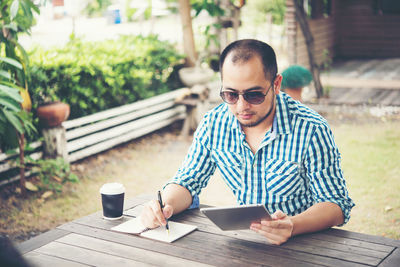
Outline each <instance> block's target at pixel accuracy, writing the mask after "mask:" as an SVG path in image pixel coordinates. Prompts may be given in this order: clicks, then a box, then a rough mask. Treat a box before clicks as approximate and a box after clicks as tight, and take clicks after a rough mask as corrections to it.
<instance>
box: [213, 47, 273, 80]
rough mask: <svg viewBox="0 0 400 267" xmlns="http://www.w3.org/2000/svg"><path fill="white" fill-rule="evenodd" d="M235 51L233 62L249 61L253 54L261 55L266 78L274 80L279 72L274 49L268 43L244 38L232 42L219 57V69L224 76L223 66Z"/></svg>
mask: <svg viewBox="0 0 400 267" xmlns="http://www.w3.org/2000/svg"><path fill="white" fill-rule="evenodd" d="M231 53H233V57H232V62H233V63H236V62H237V63H241V62H247V61H249V60H250V59H251V58H252V57H253V56H259V57H260V59H261V62H262V64H263V68H264V74H265V78H266V79H267V80H271V81H272V80H273V79H274V78H275V76H276V74H277V73H278V66H277V64H276V55H275V52H274V49H273V48H272V47H271V46H270V45H268V44H267V43H264V42H261V41H258V40H255V39H243V40H238V41H234V42H232V43H230V44H229V45H228V46H227V47H225V49H224V51H222V53H221V56H220V58H219V69H220V71H221V77H222V66H223V65H224V62H225V59H226V57H227V56H228V55H229V54H231Z"/></svg>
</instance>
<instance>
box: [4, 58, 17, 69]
mask: <svg viewBox="0 0 400 267" xmlns="http://www.w3.org/2000/svg"><path fill="white" fill-rule="evenodd" d="M0 61H3V62H5V63H7V64H10V65H11V66H14V67H16V68H18V69H22V65H21V63H19V62H18V61H17V60H15V59H13V58H8V57H0Z"/></svg>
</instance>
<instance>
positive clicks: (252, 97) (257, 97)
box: [243, 92, 265, 104]
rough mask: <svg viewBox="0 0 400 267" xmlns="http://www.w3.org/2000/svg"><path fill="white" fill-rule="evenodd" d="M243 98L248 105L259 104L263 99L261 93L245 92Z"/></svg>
mask: <svg viewBox="0 0 400 267" xmlns="http://www.w3.org/2000/svg"><path fill="white" fill-rule="evenodd" d="M243 97H244V99H245V100H246V101H247V102H249V103H250V104H261V103H262V102H264V99H265V95H263V93H261V92H246V93H245V94H244V95H243Z"/></svg>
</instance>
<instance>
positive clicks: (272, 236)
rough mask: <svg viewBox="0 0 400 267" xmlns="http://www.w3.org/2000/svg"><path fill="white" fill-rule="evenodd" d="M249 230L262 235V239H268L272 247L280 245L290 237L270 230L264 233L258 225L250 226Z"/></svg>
mask: <svg viewBox="0 0 400 267" xmlns="http://www.w3.org/2000/svg"><path fill="white" fill-rule="evenodd" d="M250 229H251V230H253V231H254V232H256V233H259V234H261V235H263V236H264V237H266V238H267V239H268V241H269V242H270V243H271V244H274V245H281V244H283V243H285V242H286V241H287V240H288V239H289V238H290V236H287V235H285V234H284V233H282V232H278V231H276V230H275V231H271V230H267V231H265V229H262V228H261V225H260V224H259V225H258V226H257V225H252V226H251V228H250Z"/></svg>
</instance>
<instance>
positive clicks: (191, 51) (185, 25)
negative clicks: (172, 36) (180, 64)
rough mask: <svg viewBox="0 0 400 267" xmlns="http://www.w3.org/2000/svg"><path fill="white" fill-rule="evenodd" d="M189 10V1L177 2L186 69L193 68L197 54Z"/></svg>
mask: <svg viewBox="0 0 400 267" xmlns="http://www.w3.org/2000/svg"><path fill="white" fill-rule="evenodd" d="M190 10H191V6H190V2H189V0H179V13H180V15H181V21H182V32H183V48H184V52H185V54H186V65H187V66H188V67H193V66H195V65H196V61H197V54H196V48H195V45H194V36H193V28H192V17H191V16H190Z"/></svg>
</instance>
